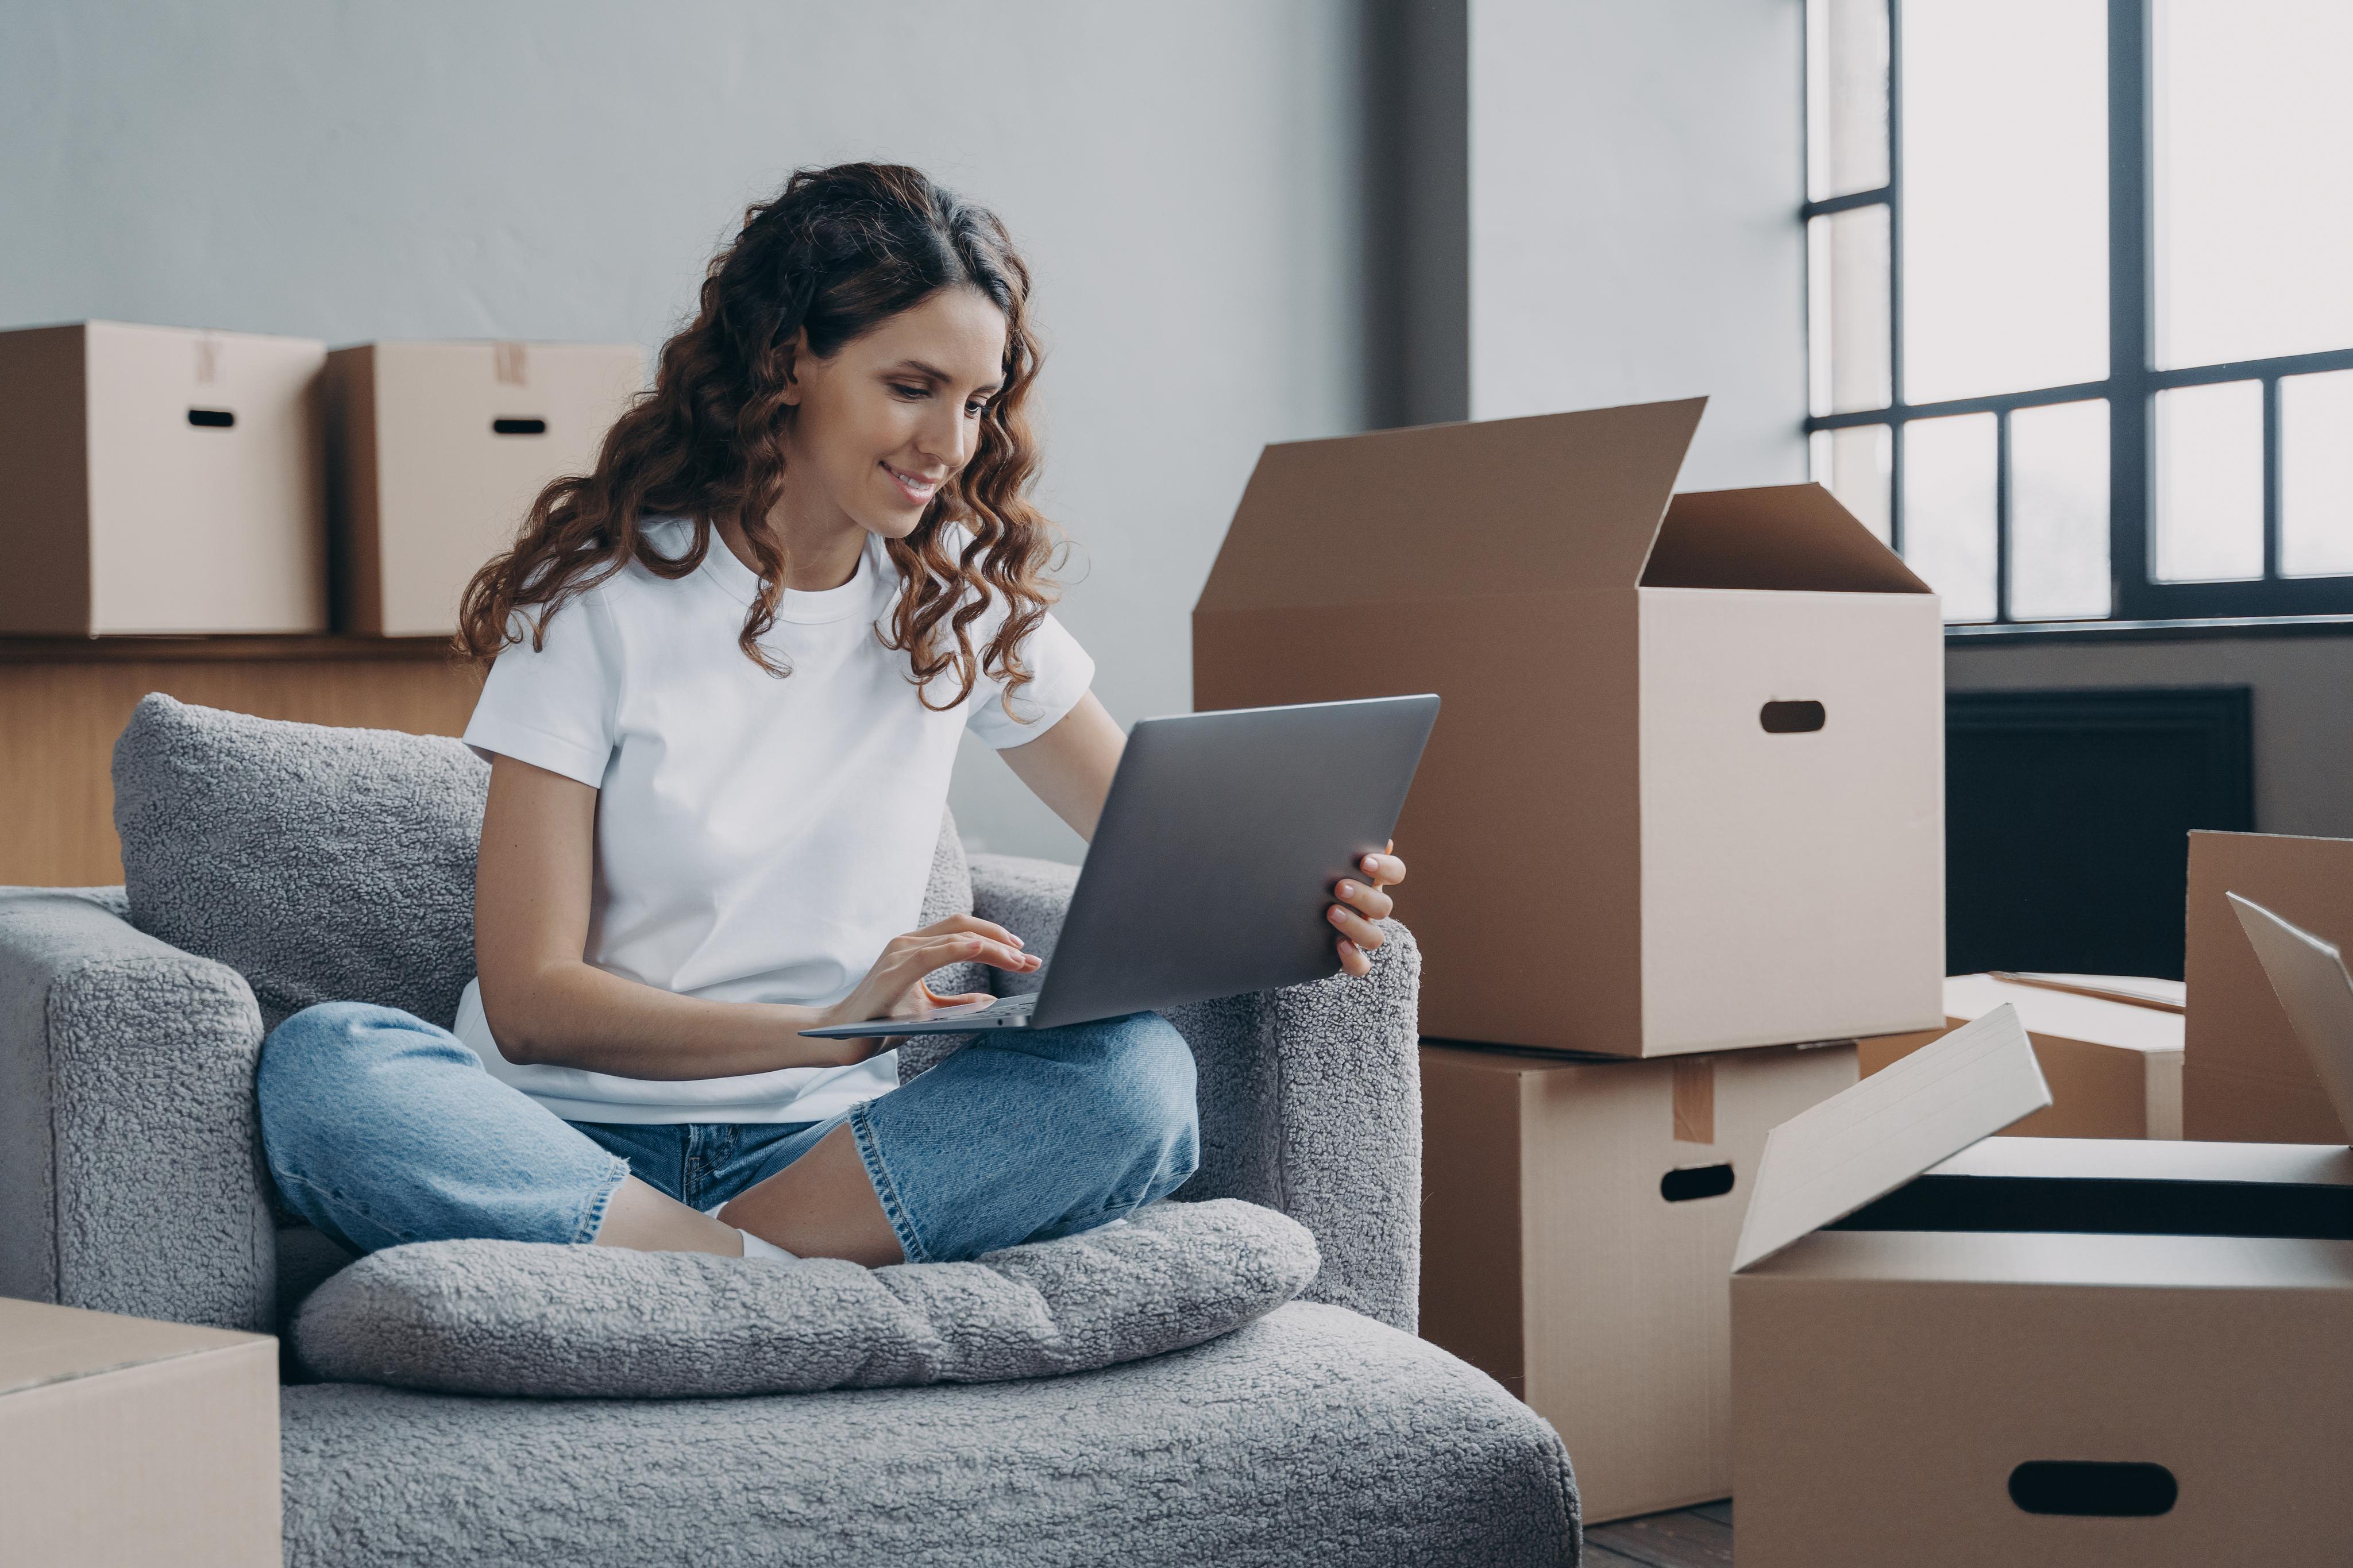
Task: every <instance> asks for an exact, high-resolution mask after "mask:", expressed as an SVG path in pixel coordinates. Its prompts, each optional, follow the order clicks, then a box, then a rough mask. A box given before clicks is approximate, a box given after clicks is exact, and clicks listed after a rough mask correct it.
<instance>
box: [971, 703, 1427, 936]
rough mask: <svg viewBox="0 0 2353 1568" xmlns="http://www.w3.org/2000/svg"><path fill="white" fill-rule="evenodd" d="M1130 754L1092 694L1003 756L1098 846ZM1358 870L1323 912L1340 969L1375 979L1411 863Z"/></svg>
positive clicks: (1370, 858)
mask: <svg viewBox="0 0 2353 1568" xmlns="http://www.w3.org/2000/svg"><path fill="white" fill-rule="evenodd" d="M1126 746H1127V736H1126V734H1125V733H1124V731H1122V730H1121V729H1120V727H1119V725H1118V724H1117V723H1116V722H1115V721H1113V719H1112V716H1111V715H1110V714H1109V713H1107V712H1105V711H1104V710H1103V704H1102V703H1101V702H1098V701H1097V700H1095V694H1094V693H1093V692H1092V691H1090V692H1088V693H1087V694H1086V695H1085V696H1084V697H1082V698H1080V699H1079V704H1078V706H1077V707H1075V708H1073V709H1071V710H1070V711H1069V712H1068V713H1065V714H1064V715H1062V717H1061V718H1060V720H1059V721H1057V722H1056V723H1055V725H1054V727H1053V728H1052V729H1050V730H1049V731H1046V732H1045V733H1044V734H1042V735H1040V736H1039V737H1038V738H1037V739H1036V740H1034V741H1030V742H1025V743H1023V744H1021V745H1018V746H1009V747H1008V748H1007V749H1006V750H1005V751H1003V752H1000V753H998V754H999V755H1001V756H1003V757H1004V759H1005V761H1006V764H1007V765H1008V767H1010V768H1012V770H1013V772H1014V774H1015V776H1016V777H1018V778H1019V779H1020V781H1021V782H1022V783H1023V784H1028V785H1029V793H1030V794H1032V795H1036V796H1037V797H1038V798H1039V800H1042V801H1044V802H1045V803H1046V804H1047V805H1050V806H1051V807H1052V808H1053V811H1054V815H1055V816H1059V817H1060V818H1061V819H1062V820H1063V821H1064V822H1067V823H1069V824H1070V825H1071V828H1072V829H1073V830H1075V831H1076V832H1077V834H1078V836H1079V837H1082V838H1084V839H1086V840H1088V841H1089V842H1090V843H1092V842H1093V840H1094V836H1095V824H1096V823H1098V822H1100V821H1101V820H1102V819H1103V802H1104V801H1105V800H1107V799H1109V798H1110V797H1111V780H1112V775H1113V773H1117V772H1118V771H1119V754H1120V752H1122V751H1124V750H1125V749H1126ZM1344 760H1345V759H1337V758H1335V763H1339V762H1342V761H1344ZM1389 847H1390V848H1392V849H1394V848H1395V847H1396V846H1395V845H1391V846H1389ZM1361 869H1362V870H1363V872H1364V874H1365V875H1364V880H1363V881H1361V882H1357V881H1343V882H1341V883H1339V884H1338V885H1337V886H1335V887H1334V888H1333V889H1331V892H1332V895H1333V897H1334V898H1335V900H1338V901H1337V902H1335V903H1334V904H1332V905H1331V906H1330V907H1329V908H1327V909H1326V910H1324V918H1325V919H1326V920H1328V921H1331V922H1332V927H1333V929H1334V930H1335V931H1338V932H1339V933H1340V935H1339V939H1338V941H1337V942H1335V948H1336V950H1337V952H1338V953H1339V956H1340V967H1341V968H1342V969H1343V970H1345V971H1346V972H1347V973H1350V974H1359V975H1361V974H1370V973H1372V971H1373V961H1372V959H1371V957H1370V956H1368V955H1369V954H1370V953H1371V952H1372V951H1373V949H1375V948H1377V947H1378V946H1380V945H1381V942H1382V941H1383V938H1382V936H1381V928H1380V927H1379V926H1377V925H1375V924H1374V923H1373V922H1374V921H1382V920H1387V919H1388V915H1389V911H1390V910H1391V909H1392V908H1393V907H1394V904H1393V901H1392V900H1390V898H1389V896H1388V894H1387V893H1385V892H1383V891H1381V889H1383V888H1385V887H1394V886H1395V885H1396V884H1398V883H1399V882H1402V881H1404V880H1405V862H1404V861H1402V860H1400V859H1398V858H1397V857H1396V856H1395V855H1391V854H1380V855H1367V856H1366V857H1365V859H1364V864H1363V866H1362V867H1361Z"/></svg>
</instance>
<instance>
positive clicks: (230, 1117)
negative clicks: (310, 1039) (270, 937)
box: [0, 888, 276, 1333]
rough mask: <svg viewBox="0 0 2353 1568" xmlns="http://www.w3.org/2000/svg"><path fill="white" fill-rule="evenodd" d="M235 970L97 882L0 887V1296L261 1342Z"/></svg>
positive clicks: (243, 1030) (253, 1123) (269, 1324)
mask: <svg viewBox="0 0 2353 1568" xmlns="http://www.w3.org/2000/svg"><path fill="white" fill-rule="evenodd" d="M261 1034H262V1030H261V1012H260V1009H259V1006H258V1005H256V1004H255V1002H254V998H253V992H252V990H251V989H250V988H249V987H248V985H247V984H246V983H245V979H244V977H243V976H241V975H239V974H238V973H237V972H236V971H235V970H232V969H230V968H228V967H227V965H225V964H220V963H212V962H210V961H208V960H206V959H200V958H195V957H193V956H191V955H189V954H187V953H185V952H181V951H179V950H178V949H177V948H174V947H172V946H170V945H168V944H167V943H164V942H158V941H157V940H155V939H154V938H153V937H151V936H147V935H145V934H143V933H142V932H141V931H137V930H135V929H133V928H132V925H131V924H130V922H129V921H127V920H126V919H125V918H124V915H123V904H122V901H121V893H120V891H119V890H118V889H56V888H8V889H0V1295H9V1296H24V1297H30V1298H33V1299H34V1300H47V1301H59V1302H63V1303H65V1304H67V1305H69V1306H77V1307H92V1308H97V1309H100V1310H106V1311H115V1312H131V1313H136V1314H139V1315H141V1316H144V1317H152V1318H168V1319H172V1320H174V1321H180V1322H186V1323H203V1324H210V1325H213V1326H216V1327H220V1328H230V1329H248V1330H256V1331H261V1332H265V1333H267V1332H269V1331H271V1330H272V1329H273V1328H274V1326H275V1323H274V1317H273V1308H274V1303H273V1290H274V1284H275V1273H276V1248H275V1242H274V1235H273V1231H272V1228H271V1222H270V1214H269V1203H268V1200H267V1198H266V1197H265V1195H264V1194H265V1193H266V1191H267V1187H266V1183H267V1180H268V1178H267V1176H266V1174H265V1173H264V1171H263V1168H262V1164H261V1140H260V1131H259V1113H258V1111H257V1110H256V1107H255V1103H254V1095H253V1074H254V1066H255V1063H256V1062H257V1061H258V1060H259V1057H260V1051H261Z"/></svg>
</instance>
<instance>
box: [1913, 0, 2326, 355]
mask: <svg viewBox="0 0 2353 1568" xmlns="http://www.w3.org/2000/svg"><path fill="white" fill-rule="evenodd" d="M2155 19H2156V27H2157V33H2156V39H2155V47H2156V73H2155V74H2156V89H2157V102H2156V105H2155V109H2156V122H2157V170H2156V174H2157V182H2156V184H2157V356H2158V361H2157V362H2158V364H2160V365H2192V364H2217V363H2226V362H2228V361H2232V360H2242V359H2257V358H2261V357H2263V356H2265V355H2268V354H2291V353H2309V352H2311V351H2313V350H2316V349H2341V348H2353V289H2348V287H2347V286H2346V269H2347V265H2348V257H2353V91H2348V88H2347V83H2348V80H2349V79H2353V5H2347V4H2346V3H2345V0H2159V3H2158V6H2157V10H2156V18H2155ZM1910 47H1911V46H1910V40H1909V39H1908V38H1907V39H1906V40H1905V48H1906V49H1907V50H1908V49H1909V48H1910Z"/></svg>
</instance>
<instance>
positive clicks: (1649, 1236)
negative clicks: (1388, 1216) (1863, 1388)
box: [1421, 1046, 1855, 1521]
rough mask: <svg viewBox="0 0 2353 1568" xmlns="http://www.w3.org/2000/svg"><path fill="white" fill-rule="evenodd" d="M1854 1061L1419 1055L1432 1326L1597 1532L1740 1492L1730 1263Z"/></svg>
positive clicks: (1798, 1055)
mask: <svg viewBox="0 0 2353 1568" xmlns="http://www.w3.org/2000/svg"><path fill="white" fill-rule="evenodd" d="M1854 1079H1855V1069H1854V1051H1853V1049H1852V1047H1847V1046H1829V1047H1817V1048H1813V1049H1796V1048H1788V1047H1784V1048H1781V1049H1777V1050H1754V1051H1737V1052H1733V1053H1730V1054H1727V1055H1724V1056H1705V1057H1678V1058H1674V1059H1673V1060H1672V1061H1662V1062H1629V1061H1583V1062H1569V1061H1563V1060H1561V1059H1560V1058H1556V1057H1538V1056H1528V1055H1513V1054H1510V1053H1506V1052H1501V1051H1479V1050H1464V1049H1460V1048H1456V1047H1442V1046H1425V1047H1423V1048H1422V1053H1421V1084H1422V1252H1421V1335H1422V1337H1423V1338H1424V1339H1426V1340H1429V1341H1430V1342H1433V1343H1436V1344H1439V1345H1442V1346H1444V1347H1445V1348H1446V1349H1447V1350H1450V1351H1451V1352H1454V1353H1455V1354H1456V1355H1459V1356H1461V1357H1462V1358H1463V1359H1464V1360H1465V1361H1468V1362H1470V1363H1472V1365H1474V1366H1477V1367H1479V1368H1480V1369H1482V1371H1484V1372H1486V1373H1488V1374H1489V1375H1491V1376H1493V1378H1495V1379H1496V1381H1498V1382H1500V1383H1501V1384H1504V1387H1506V1388H1508V1389H1510V1390H1511V1391H1512V1393H1513V1394H1516V1395H1517V1396H1518V1397H1520V1398H1522V1399H1524V1400H1525V1401H1526V1402H1527V1403H1528V1404H1529V1405H1530V1406H1532V1407H1533V1408H1534V1409H1535V1411H1536V1413H1537V1414H1538V1415H1542V1416H1544V1418H1545V1419H1546V1420H1547V1421H1549V1422H1551V1423H1552V1424H1553V1426H1554V1427H1555V1428H1556V1430H1558V1431H1559V1433H1560V1435H1561V1437H1562V1439H1563V1440H1564V1441H1565V1442H1566V1443H1567V1445H1568V1452H1569V1456H1570V1458H1572V1459H1574V1460H1575V1461H1576V1464H1577V1489H1578V1492H1579V1494H1580V1495H1581V1496H1582V1498H1583V1500H1584V1505H1585V1517H1586V1519H1587V1520H1588V1521H1600V1520H1605V1519H1620V1518H1623V1517H1626V1516H1628V1515H1630V1514H1638V1513H1650V1512H1653V1511H1655V1510H1660V1509H1668V1508H1679V1507H1682V1506H1683V1505H1684V1504H1687V1503H1694V1502H1704V1501H1707V1500H1710V1499H1714V1498H1720V1497H1724V1496H1725V1495H1727V1494H1728V1493H1730V1492H1731V1490H1732V1397H1731V1396H1732V1315H1731V1303H1730V1298H1729V1295H1728V1294H1727V1292H1726V1289H1725V1271H1726V1269H1727V1268H1729V1266H1730V1264H1731V1261H1732V1249H1733V1245H1734V1243H1735V1241H1736V1239H1737V1238H1738V1237H1739V1234H1740V1217H1741V1215H1742V1213H1743V1211H1744V1210H1745V1209H1746V1205H1747V1201H1748V1192H1749V1183H1750V1181H1751V1180H1752V1179H1753V1177H1754V1175H1755V1173H1756V1168H1757V1156H1758V1155H1759V1154H1760V1153H1761V1152H1763V1150H1764V1147H1765V1135H1766V1133H1767V1131H1768V1130H1769V1129H1770V1128H1771V1127H1772V1126H1773V1125H1774V1124H1775V1123H1777V1122H1779V1121H1786V1120H1788V1118H1789V1117H1791V1116H1794V1115H1796V1114H1797V1113H1798V1112H1799V1111H1800V1110H1805V1109H1806V1108H1807V1107H1809V1106H1811V1105H1814V1104H1816V1103H1818V1102H1820V1101H1821V1100H1827V1099H1829V1098H1830V1097H1831V1095H1833V1094H1836V1093H1838V1092H1839V1091H1840V1090H1841V1089H1845V1088H1846V1087H1848V1086H1849V1085H1851V1084H1852V1083H1853V1082H1854Z"/></svg>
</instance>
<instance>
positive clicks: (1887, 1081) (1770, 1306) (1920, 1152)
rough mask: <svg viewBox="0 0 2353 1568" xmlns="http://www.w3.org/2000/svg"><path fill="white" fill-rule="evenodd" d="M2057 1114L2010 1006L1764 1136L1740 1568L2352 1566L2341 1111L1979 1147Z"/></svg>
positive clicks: (1746, 1325) (1741, 1331)
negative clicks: (2317, 1130)
mask: <svg viewBox="0 0 2353 1568" xmlns="http://www.w3.org/2000/svg"><path fill="white" fill-rule="evenodd" d="M2192 994H2195V993H2194V991H2193V993H2192ZM2344 1065H2345V1073H2346V1079H2347V1081H2348V1083H2353V1059H2348V1061H2347V1062H2346V1063H2345V1064H2344ZM2050 1102H2051V1095H2050V1090H2049V1089H2048V1088H2047V1087H2045V1085H2044V1084H2043V1082H2042V1075H2041V1073H2040V1072H2039V1071H2038V1069H2037V1068H2036V1066H2035V1059H2034V1052H2033V1050H2032V1048H2031V1046H2030V1045H2029V1044H2028V1042H2027V1038H2026V1033H2025V1031H2024V1029H2023V1028H2021V1026H2020V1024H2019V1020H2018V1015H2017V1012H2016V1010H2015V1009H2013V1008H2011V1007H2009V1006H2003V1007H2000V1008H1997V1009H1995V1010H1994V1011H1993V1012H1991V1013H1989V1014H1987V1015H1986V1016H1984V1017H1982V1018H1979V1019H1978V1020H1977V1021H1976V1022H1975V1023H1973V1024H1970V1025H1968V1026H1966V1027H1963V1028H1960V1029H1957V1030H1955V1031H1954V1032H1953V1033H1952V1034H1950V1035H1948V1036H1947V1037H1945V1038H1944V1039H1942V1040H1940V1041H1938V1042H1937V1043H1936V1044H1935V1045H1933V1046H1931V1047H1927V1048H1926V1049H1925V1050H1921V1051H1917V1052H1915V1053H1914V1054H1913V1055H1911V1056H1909V1057H1906V1058H1905V1059H1904V1060H1902V1061H1900V1062H1898V1063H1896V1064H1895V1065H1894V1067H1891V1068H1888V1069H1886V1070H1885V1071H1883V1072H1881V1073H1878V1074H1875V1075H1873V1077H1871V1078H1867V1079H1863V1080H1862V1082H1861V1083H1860V1084H1858V1085H1857V1086H1856V1087H1855V1088H1853V1089H1849V1090H1848V1091H1847V1092H1846V1093H1844V1094H1841V1095H1840V1096H1839V1097H1838V1098H1836V1099H1834V1100H1830V1101H1828V1102H1826V1103H1824V1104H1822V1105H1820V1106H1817V1107H1816V1108H1814V1109H1813V1110H1810V1111H1808V1112H1806V1113H1805V1114H1803V1115H1801V1116H1799V1117H1798V1118H1796V1119H1795V1120H1794V1121H1789V1122H1788V1123H1786V1124H1784V1125H1783V1126H1780V1127H1778V1128H1776V1129H1775V1130H1774V1131H1773V1133H1772V1136H1771V1138H1770V1139H1769V1140H1768V1141H1767V1145H1766V1150H1765V1158H1764V1163H1763V1166H1762V1168H1761V1169H1760V1171H1759V1172H1758V1173H1757V1190H1756V1195H1755V1197H1754V1198H1753V1199H1752V1200H1751V1202H1750V1204H1749V1209H1748V1215H1747V1218H1746V1222H1745V1224H1744V1226H1743V1227H1742V1232H1741V1237H1740V1246H1739V1250H1738V1253H1737V1255H1736V1258H1735V1261H1734V1265H1733V1268H1734V1273H1733V1279H1732V1345H1733V1351H1732V1356H1733V1403H1734V1426H1735V1433H1736V1436H1735V1464H1734V1468H1735V1473H1736V1489H1737V1495H1738V1497H1739V1500H1740V1563H1741V1568H1797V1565H1799V1564H1803V1565H1805V1568H1814V1565H1815V1564H1819V1563H1904V1564H1906V1565H1907V1568H1911V1565H1917V1568H1940V1565H1945V1564H1951V1565H1954V1568H1958V1565H1961V1564H1969V1565H1972V1568H1975V1565H1977V1564H1982V1563H2005V1564H2017V1565H2021V1568H2024V1565H2030V1564H2049V1565H2052V1568H2056V1565H2060V1564H2066V1565H2068V1568H2073V1565H2074V1564H2080V1563H2134V1564H2136V1565H2143V1568H2165V1565H2168V1564H2182V1565H2185V1568H2186V1565H2189V1564H2198V1565H2201V1568H2202V1565H2205V1564H2211V1563H2341V1562H2344V1561H2346V1558H2347V1553H2348V1543H2353V1489H2348V1487H2347V1486H2346V1485H2345V1453H2346V1443H2345V1436H2344V1429H2345V1413H2346V1411H2347V1410H2348V1408H2353V1352H2348V1347H2353V1239H2347V1238H2348V1237H2353V1151H2348V1149H2347V1148H2346V1147H2345V1145H2344V1143H2343V1142H2341V1140H2343V1139H2344V1137H2345V1136H2346V1131H2345V1127H2344V1125H2343V1124H2340V1126H2339V1129H2338V1131H2337V1141H2334V1142H2331V1143H2330V1144H2327V1145H2318V1146H2316V1145H2291V1144H2259V1143H2193V1142H2128V1141H2122V1140H2105V1139H2099V1140H2094V1139H2063V1138H1997V1137H1992V1136H1989V1134H1992V1133H1995V1132H1998V1131H2000V1130H2001V1129H2002V1128H2003V1127H2005V1126H2007V1125H2009V1124H2010V1123H2012V1122H2014V1121H2018V1120H2019V1119H2020V1118H2021V1117H2023V1116H2026V1115H2029V1114H2031V1113H2032V1112H2033V1111H2035V1110H2038V1109H2040V1108H2042V1107H2043V1106H2046V1105H2048V1104H2049V1103H2050ZM2345 1114H2346V1115H2347V1116H2348V1120H2353V1105H2348V1106H2347V1107H2345Z"/></svg>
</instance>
